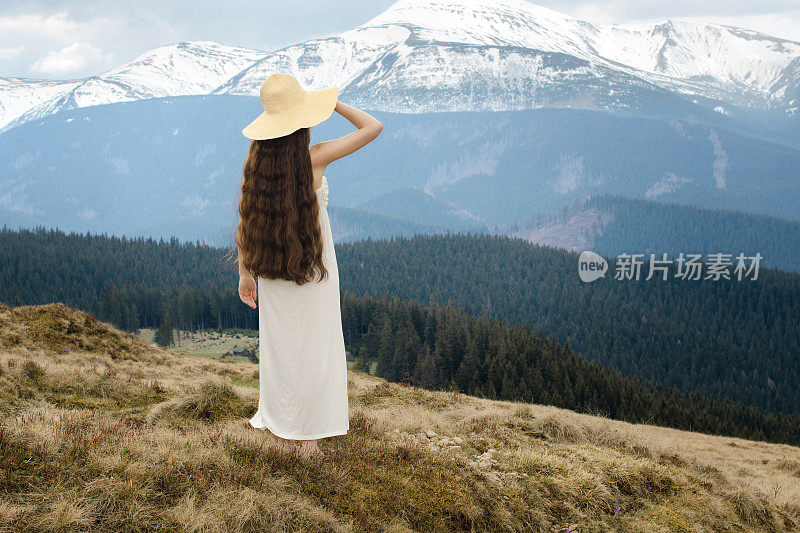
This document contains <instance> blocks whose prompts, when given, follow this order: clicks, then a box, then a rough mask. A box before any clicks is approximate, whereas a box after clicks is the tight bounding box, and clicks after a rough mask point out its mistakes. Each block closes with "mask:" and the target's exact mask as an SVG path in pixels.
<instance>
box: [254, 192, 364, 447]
mask: <svg viewBox="0 0 800 533" xmlns="http://www.w3.org/2000/svg"><path fill="white" fill-rule="evenodd" d="M316 193H317V201H318V202H319V225H320V230H321V232H322V241H323V245H322V257H323V259H322V260H323V262H324V264H325V268H326V269H327V270H328V276H329V277H328V278H327V279H325V280H324V281H319V280H318V278H314V279H313V280H312V281H311V282H308V283H304V284H303V285H297V284H296V283H295V282H293V281H288V280H285V279H266V278H256V279H257V283H258V335H259V342H258V348H259V354H258V356H259V377H260V385H259V400H258V411H257V412H256V414H255V415H254V416H253V417H252V418H251V419H250V425H252V426H253V427H254V428H257V429H264V428H267V429H269V430H270V431H271V432H272V433H273V434H275V435H277V436H279V437H283V438H285V439H293V440H310V439H321V438H323V437H330V436H333V435H344V434H346V433H347V432H348V430H349V429H350V416H349V414H350V413H349V406H348V402H347V361H346V359H345V347H344V334H343V332H342V316H341V308H340V307H339V305H340V294H339V269H338V266H337V264H336V252H335V251H334V248H333V235H332V234H331V225H330V219H329V218H328V180H327V179H326V178H325V176H323V177H322V185H321V186H320V188H319V189H317V191H316Z"/></svg>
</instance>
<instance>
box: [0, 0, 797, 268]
mask: <svg viewBox="0 0 800 533" xmlns="http://www.w3.org/2000/svg"><path fill="white" fill-rule="evenodd" d="M278 71H283V72H290V73H293V74H295V75H296V76H297V77H298V78H299V79H300V80H301V82H302V83H304V85H305V86H306V87H308V88H312V89H313V88H320V87H324V86H330V85H336V86H338V87H339V88H340V90H341V94H342V96H341V98H342V100H344V101H346V102H349V103H353V104H355V105H358V106H360V107H364V108H366V109H368V110H370V112H372V113H374V114H375V115H376V116H378V117H379V118H380V119H381V120H382V121H383V122H384V124H385V126H386V127H385V129H384V132H383V134H382V135H381V136H380V137H379V138H378V140H377V141H375V142H374V143H372V144H370V145H369V146H368V147H367V148H366V149H364V150H362V151H360V152H357V153H356V154H354V155H353V156H351V157H348V158H345V159H343V160H342V161H339V162H336V163H334V164H333V165H331V167H330V168H329V169H328V177H329V178H330V183H331V200H330V201H331V204H330V211H331V217H332V222H333V224H332V225H333V231H334V237H335V238H336V239H337V241H338V242H342V241H348V240H358V239H363V238H367V237H371V238H382V237H389V236H392V235H405V236H408V235H411V234H414V233H438V232H444V231H453V232H463V231H471V232H509V233H514V232H516V233H518V234H519V235H520V236H522V237H523V238H526V239H530V240H533V241H534V242H545V243H549V244H554V245H556V246H561V247H564V248H567V249H577V248H576V246H578V245H586V246H589V243H591V246H595V247H598V246H600V245H601V244H602V243H603V242H605V243H606V244H605V245H604V246H606V247H605V248H602V251H603V252H604V253H612V252H613V250H616V249H617V248H618V247H617V245H620V246H622V245H624V244H625V243H626V241H624V239H628V241H627V242H629V243H630V244H631V245H632V244H633V243H642V244H644V242H645V240H646V239H645V236H647V238H648V239H649V238H650V237H652V239H650V240H649V241H647V242H648V243H649V244H648V245H649V246H660V245H662V244H663V245H664V246H670V247H674V246H676V245H678V244H683V243H684V242H685V243H687V244H688V243H689V242H690V241H681V240H680V239H676V238H675V237H674V236H673V237H670V236H667V235H666V234H665V233H664V231H663V228H665V227H670V228H677V229H675V230H674V231H678V230H679V229H680V231H679V233H681V234H684V233H687V232H688V233H691V231H692V230H691V227H693V226H692V224H696V222H697V221H696V220H695V221H694V222H693V221H692V217H694V216H697V217H700V218H702V219H703V220H707V221H711V219H709V218H708V216H711V218H713V219H714V221H720V220H726V221H730V219H729V218H726V217H728V215H726V214H724V213H723V214H720V215H719V217H717V216H716V215H707V213H706V212H704V211H692V210H691V209H692V208H703V209H714V210H725V211H729V210H733V211H738V212H742V213H748V214H751V215H764V216H765V217H780V218H782V219H785V220H783V221H779V222H775V223H772V222H765V221H767V220H768V219H766V218H758V217H756V218H747V217H746V216H745V217H744V218H741V219H736V220H737V221H741V222H743V223H747V224H749V225H750V226H749V227H750V228H751V229H752V225H753V224H756V225H757V224H760V223H762V222H764V223H767V224H768V225H769V227H770V228H771V229H770V230H769V232H767V233H768V234H769V236H768V237H766V236H765V235H767V233H758V232H756V231H744V232H743V233H742V235H743V237H742V239H741V241H737V242H742V243H743V244H752V245H753V246H756V245H757V244H758V243H763V244H764V245H765V246H768V247H771V248H770V249H771V250H775V253H774V254H771V259H770V260H772V261H775V262H774V263H770V264H773V265H781V266H782V267H785V268H792V269H794V268H796V266H797V264H798V260H796V255H794V252H793V248H792V247H791V246H788V247H787V248H786V250H787V251H786V253H783V254H781V253H779V252H778V248H776V247H778V246H779V245H780V242H781V241H782V240H783V241H784V242H789V240H791V239H795V240H797V226H796V224H795V223H794V222H792V221H795V222H797V221H800V210H798V208H797V206H798V205H800V113H798V108H799V106H800V43H798V42H795V41H790V40H785V39H778V38H775V37H770V36H768V35H764V34H761V33H757V32H753V31H749V30H744V29H741V28H733V27H729V26H723V25H718V24H689V23H685V22H680V21H674V20H668V21H663V22H660V23H655V24H650V25H646V26H635V25H610V26H595V25H592V24H589V23H587V22H584V21H581V20H578V19H575V18H572V17H568V16H565V15H562V14H559V13H557V12H555V11H552V10H550V9H546V8H543V7H540V6H537V5H535V4H531V3H529V2H526V1H524V0H497V1H489V0H426V1H421V0H401V1H399V2H397V3H395V4H394V5H392V6H391V7H390V8H389V9H388V10H386V11H385V12H384V13H382V14H380V15H379V16H377V17H375V18H373V19H372V20H370V21H368V22H366V23H365V24H362V25H361V26H358V27H356V28H353V29H352V30H349V31H347V32H344V33H342V34H340V35H337V36H332V37H327V38H322V39H314V40H310V41H306V42H303V43H299V44H297V45H293V46H289V47H287V48H284V49H281V50H276V51H272V52H264V51H257V50H251V49H247V48H236V47H230V46H225V45H221V44H218V43H212V42H185V43H178V44H173V45H168V46H164V47H160V48H157V49H155V50H152V51H150V52H147V53H146V54H143V55H142V56H140V57H138V58H136V59H135V60H134V61H132V62H130V63H128V64H125V65H122V66H120V67H118V68H116V69H113V70H111V71H108V72H105V73H102V74H99V75H97V76H92V77H89V78H86V79H80V80H64V81H53V80H29V79H20V78H0V128H2V130H0V222H2V223H5V224H7V225H9V226H10V227H18V226H23V227H32V226H34V225H45V226H51V227H52V226H58V227H59V228H61V229H63V230H65V231H73V230H74V231H81V232H83V231H92V232H108V233H111V234H126V235H130V236H135V235H143V236H152V237H165V238H169V237H170V236H173V235H174V236H177V237H178V238H180V239H182V240H202V241H205V242H207V243H209V244H213V245H217V246H226V245H229V244H230V243H231V238H232V228H233V225H234V223H235V219H236V206H235V198H236V194H237V187H238V184H239V182H240V179H241V164H242V161H243V159H244V156H245V154H246V151H247V139H245V138H244V137H242V135H241V133H240V131H241V128H242V127H243V125H244V124H246V123H247V122H249V121H250V120H251V119H252V118H253V116H255V115H256V114H257V113H259V112H260V110H261V107H260V104H259V102H258V100H257V99H255V98H254V95H256V94H257V92H258V88H259V86H260V84H261V82H262V81H263V79H264V78H265V77H266V76H268V75H269V74H271V73H273V72H278ZM351 128H352V126H351V125H350V124H349V123H347V122H346V121H344V120H343V119H342V118H341V117H338V116H336V115H334V118H333V119H331V120H329V121H327V122H325V123H323V124H322V125H320V126H318V127H315V128H313V130H312V137H313V139H314V142H316V140H321V139H323V138H330V137H333V136H340V135H343V134H345V133H347V131H349V130H351ZM596 195H611V196H614V197H621V198H628V199H630V200H631V201H632V202H634V203H632V204H629V205H628V206H626V207H623V205H622V203H620V202H623V203H624V200H618V201H615V202H616V203H613V205H611V204H608V205H606V206H605V207H604V208H603V209H602V210H601V211H602V212H603V215H602V217H605V218H602V217H601V219H597V220H595V219H592V218H591V217H592V216H595V212H596V211H597V209H594V208H592V209H583V208H581V207H580V202H584V201H585V200H586V198H587V197H590V196H596ZM576 202H577V203H576ZM661 202H672V203H676V204H681V205H683V206H686V207H687V209H688V210H670V209H667V210H665V209H662V208H661V207H658V204H656V203H661ZM634 205H635V206H637V207H635V208H634V207H633V206H634ZM570 206H571V207H570ZM565 209H566V210H569V209H573V211H572V213H573V218H574V220H572V221H570V222H569V224H567V225H565V223H563V222H560V221H559V220H560V219H559V218H558V217H562V218H563V213H564V211H563V210H565ZM553 213H555V214H556V219H551V220H548V219H547V217H550V216H551V215H552V214H553ZM559 213H561V214H559ZM653 213H660V214H663V215H664V216H666V217H668V218H669V220H670V221H671V222H670V223H669V224H665V223H664V222H663V221H661V220H658V219H656V218H653V216H649V215H651V214H653ZM704 213H705V214H704ZM543 217H544V218H543ZM582 217H583V218H582ZM586 217H589V218H586ZM715 217H716V218H715ZM720 217H721V218H720ZM678 223H680V224H683V226H675V224H678ZM737 223H738V222H737ZM726 224H727V225H726ZM570 225H571V227H569V226H570ZM587 225H588V226H587ZM709 227H713V228H723V227H725V228H727V229H725V230H724V231H723V230H719V231H717V230H714V231H711V230H709V231H710V234H711V235H715V236H718V237H720V238H722V237H724V236H725V235H726V234H727V235H729V234H730V233H729V230H730V231H733V230H732V229H730V228H732V226H730V224H729V223H728V222H725V223H724V224H723V223H721V222H720V224H717V222H713V223H712V224H711V226H709ZM514 228H516V229H514ZM587 228H589V229H587ZM592 228H593V229H592ZM584 230H587V231H588V233H587V231H584ZM600 230H602V231H600ZM635 231H640V233H639V234H637V235H636V236H634V235H633V233H635ZM623 235H625V236H626V237H623ZM601 237H602V238H601ZM707 237H708V239H710V237H709V236H707ZM762 238H765V239H767V240H766V241H763V240H762ZM537 239H540V240H537ZM604 239H605V240H604ZM708 239H707V241H706V242H707V244H708V246H709V247H712V248H713V247H714V245H716V243H715V242H714V241H713V240H708ZM691 242H692V243H695V244H696V243H697V242H698V241H691ZM722 242H731V241H730V239H727V240H725V239H723V240H722V241H720V243H722ZM581 243H583V244H581ZM612 243H613V244H614V246H612V245H611V244H612ZM670 249H672V248H670Z"/></svg>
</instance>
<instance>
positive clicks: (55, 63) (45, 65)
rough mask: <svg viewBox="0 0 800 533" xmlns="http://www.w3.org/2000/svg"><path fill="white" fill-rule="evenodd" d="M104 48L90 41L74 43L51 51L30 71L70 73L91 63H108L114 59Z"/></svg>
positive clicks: (52, 73) (49, 73) (32, 66)
mask: <svg viewBox="0 0 800 533" xmlns="http://www.w3.org/2000/svg"><path fill="white" fill-rule="evenodd" d="M113 57H114V56H113V55H112V54H106V53H104V52H103V50H102V49H100V48H98V47H96V46H93V45H92V44H90V43H86V42H81V43H72V44H71V45H69V46H67V47H66V48H63V49H61V50H60V51H58V52H56V51H51V52H49V53H48V54H47V55H46V56H44V57H40V58H39V59H37V60H36V62H35V63H34V64H33V65H31V67H30V69H29V70H30V72H33V73H37V74H45V75H58V74H61V75H63V74H70V73H74V72H78V71H81V70H83V69H85V68H86V67H88V66H90V65H102V64H108V63H109V62H110V61H111V60H112V59H113Z"/></svg>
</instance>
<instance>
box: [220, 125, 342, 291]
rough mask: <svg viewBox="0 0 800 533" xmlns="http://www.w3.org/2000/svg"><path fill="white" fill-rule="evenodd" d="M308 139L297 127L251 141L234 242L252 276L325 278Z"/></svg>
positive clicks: (300, 280) (305, 131)
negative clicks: (316, 276)
mask: <svg viewBox="0 0 800 533" xmlns="http://www.w3.org/2000/svg"><path fill="white" fill-rule="evenodd" d="M310 140H311V137H310V131H309V128H300V129H299V130H297V131H295V132H294V133H291V134H289V135H285V136H283V137H278V138H275V139H267V140H263V141H256V140H254V141H252V142H251V143H250V152H249V153H248V154H247V158H246V159H245V161H244V165H243V167H242V174H243V177H242V186H241V190H240V198H239V217H240V221H239V225H238V227H237V229H236V235H235V242H236V246H237V247H238V249H239V250H240V257H239V259H240V260H241V262H242V265H243V266H244V267H245V268H246V269H247V270H248V271H249V272H250V273H251V274H252V275H253V276H256V277H259V278H267V279H286V280H288V281H294V282H295V283H297V284H298V285H302V284H304V283H306V282H309V281H311V280H313V279H314V277H315V271H316V270H319V279H320V281H321V280H323V279H325V278H326V277H327V276H328V270H327V269H326V268H325V265H324V264H323V262H322V233H321V231H320V225H319V204H318V203H317V193H316V191H315V190H314V177H313V173H312V171H311V155H310V153H309V151H308V147H309V143H310ZM233 252H234V253H235V252H236V251H235V250H234V251H233ZM237 268H238V263H237Z"/></svg>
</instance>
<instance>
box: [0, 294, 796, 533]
mask: <svg viewBox="0 0 800 533" xmlns="http://www.w3.org/2000/svg"><path fill="white" fill-rule="evenodd" d="M257 384H258V374H257V368H256V367H255V366H254V365H252V364H250V363H238V362H222V361H216V360H209V359H205V358H199V357H190V356H185V355H181V354H179V353H177V352H175V351H172V350H164V349H160V348H157V347H154V346H151V345H149V344H147V343H144V342H142V341H141V340H139V339H137V338H135V337H132V336H130V335H127V334H125V333H122V332H120V331H118V330H116V329H115V328H114V327H112V326H110V325H108V324H106V323H103V322H99V321H97V320H96V319H95V318H94V317H93V316H91V315H87V314H84V313H82V312H80V311H76V310H74V309H71V308H69V307H66V306H64V305H63V304H50V305H43V306H25V307H16V308H9V307H7V306H4V305H2V304H0V415H1V416H2V418H0V460H2V466H3V467H2V468H0V529H2V530H5V529H10V530H15V531H40V530H48V531H50V530H60V529H70V530H76V529H86V530H89V529H91V530H92V531H124V530H134V529H135V530H150V529H163V530H178V529H180V530H185V529H189V530H204V531H252V530H257V529H261V530H267V531H276V530H280V529H285V530H297V529H302V530H305V531H379V530H388V531H453V530H456V531H457V530H471V529H474V530H489V531H500V530H503V531H508V530H518V531H524V530H529V531H536V530H554V529H558V530H561V531H566V530H572V531H609V530H613V531H693V530H696V529H697V528H700V529H703V530H708V531H725V530H728V531H783V530H791V529H797V528H798V527H800V505H798V503H797V502H798V501H800V483H798V479H800V449H799V448H796V447H792V446H787V445H776V444H766V443H760V442H753V441H747V440H742V439H735V438H725V437H712V436H707V435H702V434H697V433H690V432H685V431H677V430H671V429H666V428H662V427H655V426H648V425H633V424H628V423H624V422H618V421H612V420H608V419H605V418H599V417H593V416H589V415H581V414H577V413H573V412H571V411H568V410H563V409H557V408H554V407H551V406H537V405H530V404H523V403H518V402H505V401H490V400H484V399H479V398H473V397H469V396H465V395H463V394H454V393H449V392H431V391H425V390H423V389H418V388H415V387H407V386H403V385H399V384H390V383H387V382H385V381H383V380H381V379H378V378H375V377H372V376H369V375H367V374H364V373H361V372H355V371H351V372H350V373H349V377H348V385H349V395H350V427H351V431H350V432H349V433H348V434H347V435H344V436H339V437H333V438H330V439H325V440H324V441H323V442H322V446H323V447H324V449H325V450H326V452H327V457H326V458H325V460H324V461H323V462H322V463H321V464H318V463H314V462H309V461H305V460H303V459H300V458H298V457H296V456H292V455H286V454H283V453H281V452H279V451H277V449H276V448H274V447H273V446H272V444H273V441H272V438H271V436H270V434H269V433H268V432H264V431H259V430H255V429H253V428H251V427H250V426H249V424H248V423H247V419H248V418H249V416H251V414H252V413H253V412H255V409H256V407H257V399H258V389H257Z"/></svg>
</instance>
